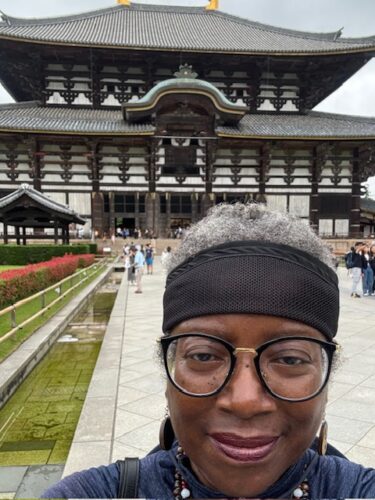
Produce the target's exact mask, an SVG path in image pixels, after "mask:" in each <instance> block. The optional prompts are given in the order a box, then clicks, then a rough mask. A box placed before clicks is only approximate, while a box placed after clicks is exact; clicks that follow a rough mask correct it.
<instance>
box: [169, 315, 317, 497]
mask: <svg viewBox="0 0 375 500" xmlns="http://www.w3.org/2000/svg"><path fill="white" fill-rule="evenodd" d="M193 332H194V333H196V332H201V333H205V334H208V335H214V336H217V337H221V338H223V339H224V340H227V341H228V342H230V343H231V344H233V345H234V346H236V347H247V348H254V347H255V348H256V347H258V346H259V345H261V344H263V343H264V342H267V341H269V340H273V339H276V338H282V337H285V336H306V337H312V338H315V339H321V340H325V338H324V336H323V335H322V334H321V333H319V332H318V331H317V330H315V329H314V328H312V327H310V326H307V325H305V324H303V323H300V322H297V321H293V320H288V319H284V318H279V317H272V316H261V315H252V314H223V315H212V316H204V317H199V318H193V319H191V320H187V321H184V322H182V323H180V324H179V325H178V326H177V327H176V328H175V329H174V330H173V332H172V335H177V334H181V333H193ZM253 357H254V356H253V354H252V353H249V352H242V353H240V354H239V355H238V356H237V361H236V367H235V370H234V373H233V374H232V377H231V379H230V381H229V382H228V383H227V385H226V386H225V387H224V388H223V389H222V391H221V392H220V393H219V394H217V395H215V396H209V397H203V398H195V397H191V396H188V395H185V394H183V393H181V392H180V391H178V390H177V389H176V388H175V387H174V386H173V385H172V384H171V383H170V382H168V387H167V399H168V404H169V409H170V414H171V419H172V423H173V428H174V430H175V433H176V436H177V438H178V440H179V442H180V445H181V446H182V448H183V450H184V452H185V453H186V455H187V456H188V457H189V459H190V461H191V464H192V467H193V470H194V472H195V474H196V475H197V476H198V478H199V479H200V481H201V482H202V483H203V484H205V485H206V486H209V487H211V488H212V489H214V490H218V491H220V492H222V493H223V494H225V495H228V496H237V497H241V496H243V497H254V496H257V495H259V494H260V493H262V492H263V491H265V490H266V489H267V488H268V487H269V486H271V485H272V484H273V483H275V482H276V481H277V480H278V479H279V478H280V476H281V475H282V474H283V473H284V472H285V471H286V470H287V469H288V468H289V467H290V466H291V465H292V464H294V463H295V462H296V461H297V460H298V459H299V458H300V457H301V455H302V454H303V452H304V451H305V450H306V449H307V448H308V447H309V446H310V444H311V443H312V441H313V440H314V437H315V435H316V433H317V431H318V429H319V426H320V424H321V422H322V418H323V413H324V407H325V403H326V390H324V391H323V392H322V393H321V394H320V395H318V396H317V397H315V398H314V399H311V400H310V401H305V402H297V403H296V402H294V403H290V402H287V401H281V400H278V399H276V398H274V397H273V396H271V395H270V394H269V393H268V392H266V390H265V389H264V387H263V386H262V385H261V383H260V381H259V378H258V375H257V373H256V370H255V366H254V362H253Z"/></svg>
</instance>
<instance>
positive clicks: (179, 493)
mask: <svg viewBox="0 0 375 500" xmlns="http://www.w3.org/2000/svg"><path fill="white" fill-rule="evenodd" d="M183 457H184V451H183V449H182V448H181V446H179V447H178V448H177V454H176V458H177V461H178V462H179V461H180V460H181V459H182V458H183ZM173 496H174V498H175V499H176V500H187V499H188V498H192V496H191V491H190V489H189V486H188V484H187V482H186V480H185V479H184V478H183V476H182V474H181V472H179V471H178V470H177V468H176V469H175V474H174V488H173ZM291 499H292V500H310V486H309V482H308V480H307V478H305V479H304V480H303V481H302V482H301V483H300V484H299V485H298V486H297V488H295V489H294V490H293V493H292V496H291Z"/></svg>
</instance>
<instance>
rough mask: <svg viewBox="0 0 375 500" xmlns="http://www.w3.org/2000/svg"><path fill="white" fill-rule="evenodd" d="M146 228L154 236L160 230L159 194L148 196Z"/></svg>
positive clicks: (149, 194) (148, 194)
mask: <svg viewBox="0 0 375 500" xmlns="http://www.w3.org/2000/svg"><path fill="white" fill-rule="evenodd" d="M146 227H147V229H149V230H151V232H153V233H154V234H157V235H159V232H160V231H159V230H160V196H159V194H158V193H147V195H146Z"/></svg>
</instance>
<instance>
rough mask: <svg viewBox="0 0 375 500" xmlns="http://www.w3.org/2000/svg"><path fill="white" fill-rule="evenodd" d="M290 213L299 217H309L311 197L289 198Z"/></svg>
mask: <svg viewBox="0 0 375 500" xmlns="http://www.w3.org/2000/svg"><path fill="white" fill-rule="evenodd" d="M289 212H290V213H291V214H293V215H297V216H298V217H309V214H310V196H296V195H290V196H289Z"/></svg>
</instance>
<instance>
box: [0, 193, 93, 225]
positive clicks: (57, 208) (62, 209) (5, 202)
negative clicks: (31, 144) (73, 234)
mask: <svg viewBox="0 0 375 500" xmlns="http://www.w3.org/2000/svg"><path fill="white" fill-rule="evenodd" d="M24 196H26V197H28V198H30V199H31V200H33V201H34V202H36V203H37V204H38V205H40V206H41V207H43V208H45V209H46V210H49V211H52V212H55V213H56V212H57V213H58V214H61V216H63V218H64V219H67V218H68V219H71V222H75V223H77V224H85V223H86V221H85V219H83V218H82V217H81V216H80V215H78V214H77V213H76V212H75V211H74V210H72V209H71V208H69V207H68V206H67V205H63V204H62V203H58V202H57V201H54V200H52V199H51V198H49V197H48V196H46V195H45V194H43V193H41V192H40V191H37V190H36V189H34V188H33V187H32V186H30V185H29V184H21V186H20V187H19V188H18V189H17V190H16V191H13V192H12V193H10V194H8V195H6V196H4V197H3V198H0V212H4V209H6V208H7V207H8V206H11V205H12V206H13V205H14V204H15V202H17V200H19V199H20V198H22V197H24Z"/></svg>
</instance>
